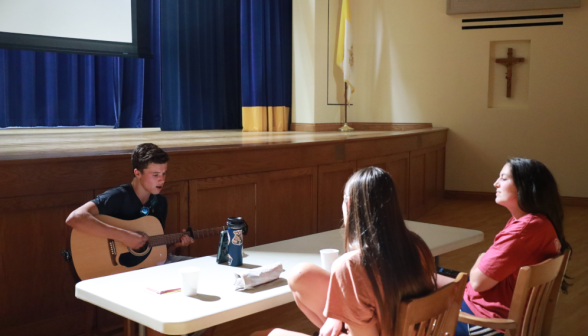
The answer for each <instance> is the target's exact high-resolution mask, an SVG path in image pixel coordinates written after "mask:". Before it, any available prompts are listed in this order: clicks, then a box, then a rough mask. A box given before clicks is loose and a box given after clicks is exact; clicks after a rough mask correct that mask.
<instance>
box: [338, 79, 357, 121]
mask: <svg viewBox="0 0 588 336" xmlns="http://www.w3.org/2000/svg"><path fill="white" fill-rule="evenodd" d="M347 105H348V103H347V82H345V124H344V125H343V127H341V128H339V131H341V132H352V131H354V129H353V127H351V126H349V125H347Z"/></svg>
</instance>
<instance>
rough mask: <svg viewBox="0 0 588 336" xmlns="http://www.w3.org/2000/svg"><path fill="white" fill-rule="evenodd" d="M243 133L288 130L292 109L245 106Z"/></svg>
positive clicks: (243, 109)
mask: <svg viewBox="0 0 588 336" xmlns="http://www.w3.org/2000/svg"><path fill="white" fill-rule="evenodd" d="M242 114H243V132H284V131H287V130H288V119H289V117H290V108H289V107H286V106H243V108H242Z"/></svg>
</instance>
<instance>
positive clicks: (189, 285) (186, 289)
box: [180, 267, 200, 296]
mask: <svg viewBox="0 0 588 336" xmlns="http://www.w3.org/2000/svg"><path fill="white" fill-rule="evenodd" d="M180 274H181V276H182V294H184V295H188V296H190V295H196V294H198V280H199V279H200V268H198V267H182V268H180Z"/></svg>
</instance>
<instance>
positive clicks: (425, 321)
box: [394, 273, 468, 336]
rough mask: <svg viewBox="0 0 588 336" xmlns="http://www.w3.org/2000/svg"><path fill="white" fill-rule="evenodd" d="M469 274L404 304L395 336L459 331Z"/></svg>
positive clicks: (431, 335) (444, 334)
mask: <svg viewBox="0 0 588 336" xmlns="http://www.w3.org/2000/svg"><path fill="white" fill-rule="evenodd" d="M467 282H468V277H467V274H465V273H460V274H459V275H458V276H457V278H455V280H454V281H453V282H452V283H450V284H447V285H445V286H443V287H442V288H440V289H438V290H436V291H435V292H433V293H431V294H429V295H427V296H425V297H422V298H418V299H414V300H408V301H403V302H402V303H401V304H400V309H399V311H398V317H397V320H396V326H395V328H394V330H395V331H394V335H395V336H451V335H453V334H454V333H455V326H456V324H457V317H458V315H459V308H460V307H461V301H462V299H463V292H464V289H465V286H466V284H467Z"/></svg>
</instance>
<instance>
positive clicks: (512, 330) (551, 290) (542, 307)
mask: <svg viewBox="0 0 588 336" xmlns="http://www.w3.org/2000/svg"><path fill="white" fill-rule="evenodd" d="M569 257H570V250H567V251H565V252H564V254H562V255H560V256H558V257H556V258H553V259H547V260H545V261H543V262H541V263H539V264H536V265H533V266H525V267H521V269H520V270H519V276H518V278H517V283H516V286H515V289H514V294H513V298H512V303H511V306H510V312H509V314H508V318H507V319H492V318H483V317H477V316H474V315H471V314H467V313H464V312H460V314H459V321H460V322H464V323H469V324H474V325H478V326H482V327H486V328H492V329H504V330H505V336H539V335H541V336H548V335H549V334H550V332H551V324H552V321H553V315H554V313H555V304H556V302H557V298H558V296H559V290H560V287H561V283H562V281H563V277H564V274H565V271H566V267H567V265H568V259H569Z"/></svg>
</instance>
